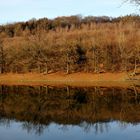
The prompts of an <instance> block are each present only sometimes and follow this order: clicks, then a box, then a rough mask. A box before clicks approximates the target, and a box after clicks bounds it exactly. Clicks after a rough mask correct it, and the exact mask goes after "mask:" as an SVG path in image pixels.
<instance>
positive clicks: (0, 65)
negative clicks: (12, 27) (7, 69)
mask: <svg viewBox="0 0 140 140" xmlns="http://www.w3.org/2000/svg"><path fill="white" fill-rule="evenodd" d="M4 63H5V60H4V49H3V42H2V41H0V74H1V73H4Z"/></svg>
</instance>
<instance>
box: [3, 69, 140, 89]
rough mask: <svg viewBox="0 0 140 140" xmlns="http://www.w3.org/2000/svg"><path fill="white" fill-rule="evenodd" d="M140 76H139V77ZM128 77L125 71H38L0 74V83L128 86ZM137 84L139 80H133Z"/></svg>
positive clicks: (129, 82) (129, 83)
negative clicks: (47, 72)
mask: <svg viewBox="0 0 140 140" xmlns="http://www.w3.org/2000/svg"><path fill="white" fill-rule="evenodd" d="M139 78H140V77H139ZM126 79H128V76H127V74H125V73H103V74H92V73H82V72H79V73H73V74H69V75H67V74H65V73H63V72H57V73H52V74H47V75H44V74H38V73H26V74H13V73H8V74H2V75H0V84H7V85H54V86H55V85H56V86H57V85H59V86H60V85H70V86H86V87H87V86H129V85H132V83H133V82H132V81H126ZM135 83H136V84H139V83H140V82H139V80H136V81H135Z"/></svg>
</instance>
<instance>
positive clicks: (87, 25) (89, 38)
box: [0, 16, 140, 73]
mask: <svg viewBox="0 0 140 140" xmlns="http://www.w3.org/2000/svg"><path fill="white" fill-rule="evenodd" d="M0 40H1V41H0V73H3V72H17V73H21V72H22V73H23V72H46V73H48V72H56V71H65V72H67V73H71V72H78V71H84V72H96V73H97V72H108V71H110V72H116V71H128V70H133V69H134V68H135V67H136V66H139V64H140V17H139V16H126V17H119V18H109V17H92V16H91V17H85V18H82V17H81V16H71V17H58V18H56V19H53V20H50V19H47V18H44V19H40V20H35V19H32V20H30V21H28V22H21V23H14V24H8V25H1V26H0Z"/></svg>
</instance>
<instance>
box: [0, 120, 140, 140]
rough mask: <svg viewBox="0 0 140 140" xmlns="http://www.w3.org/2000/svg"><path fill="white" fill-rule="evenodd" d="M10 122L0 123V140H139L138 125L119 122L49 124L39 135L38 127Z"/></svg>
mask: <svg viewBox="0 0 140 140" xmlns="http://www.w3.org/2000/svg"><path fill="white" fill-rule="evenodd" d="M24 125H25V124H24V123H20V122H15V121H10V123H8V122H7V123H6V122H4V123H0V140H11V139H12V140H25V139H26V140H47V139H51V140H56V139H57V140H93V139H94V140H139V139H140V124H137V125H133V124H127V123H120V122H108V123H95V124H88V123H86V122H83V123H81V124H80V125H58V124H55V123H51V124H50V125H49V126H40V129H41V128H42V130H40V131H41V133H40V135H39V134H38V133H37V132H36V130H39V126H38V125H36V126H35V125H31V124H30V125H29V127H30V128H29V130H30V131H29V130H28V129H27V128H26V127H25V126H24Z"/></svg>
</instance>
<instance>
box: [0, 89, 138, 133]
mask: <svg viewBox="0 0 140 140" xmlns="http://www.w3.org/2000/svg"><path fill="white" fill-rule="evenodd" d="M139 91H140V90H139V89H138V87H136V88H135V89H134V88H133V87H130V88H127V89H126V88H103V87H93V88H71V87H66V88H54V87H48V86H44V87H43V86H37V87H32V86H1V87H0V125H1V123H2V122H3V124H4V123H5V124H8V123H7V122H9V125H10V120H12V119H16V120H17V121H22V122H23V124H22V128H23V129H26V130H27V131H28V132H29V133H30V132H32V131H35V133H36V134H38V135H40V134H41V133H42V132H43V130H44V129H45V128H46V127H47V126H49V124H50V123H51V122H55V123H58V124H63V125H64V126H67V125H69V124H71V125H79V126H80V127H82V128H83V129H84V131H86V132H88V131H90V129H91V128H94V130H95V133H99V132H101V133H102V132H104V131H108V130H109V129H110V126H109V125H108V123H106V122H109V121H110V120H119V121H120V122H122V126H123V124H127V123H133V124H136V123H138V122H140V115H139V114H140V94H139V93H140V92H139ZM4 118H6V119H4ZM4 120H5V121H4ZM7 120H9V121H7ZM124 122H125V123H124ZM7 126H8V125H7ZM65 130H66V129H65Z"/></svg>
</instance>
